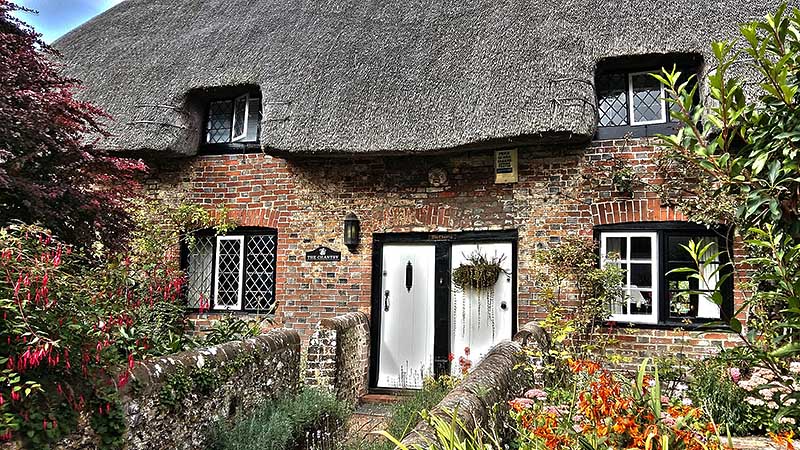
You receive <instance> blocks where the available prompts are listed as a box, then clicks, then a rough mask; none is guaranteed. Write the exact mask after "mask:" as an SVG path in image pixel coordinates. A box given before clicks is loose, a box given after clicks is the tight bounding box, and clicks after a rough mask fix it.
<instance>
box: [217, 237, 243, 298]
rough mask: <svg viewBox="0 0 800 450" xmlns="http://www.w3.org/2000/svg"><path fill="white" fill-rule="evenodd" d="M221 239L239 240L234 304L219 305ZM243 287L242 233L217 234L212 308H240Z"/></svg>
mask: <svg viewBox="0 0 800 450" xmlns="http://www.w3.org/2000/svg"><path fill="white" fill-rule="evenodd" d="M223 241H239V291H238V294H237V297H236V304H235V305H219V304H218V303H217V299H218V298H219V295H218V294H219V247H220V243H221V242H223ZM243 289H244V235H239V236H217V248H216V257H215V258H214V309H215V310H218V311H238V310H241V309H242V292H243Z"/></svg>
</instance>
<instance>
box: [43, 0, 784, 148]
mask: <svg viewBox="0 0 800 450" xmlns="http://www.w3.org/2000/svg"><path fill="white" fill-rule="evenodd" d="M777 4H778V2H777V1H772V0H767V1H752V0H714V1H712V0H695V1H689V0H670V1H667V0H637V1H631V0H627V1H609V0H606V1H582V0H580V1H579V0H557V1H552V0H438V1H437V0H127V1H124V2H122V3H121V4H119V5H118V6H116V7H114V8H112V9H111V10H109V11H107V12H106V13H104V14H102V15H100V16H99V17H96V18H95V19H93V20H91V21H90V22H88V23H86V24H85V25H83V26H81V27H80V28H78V29H76V30H74V31H72V32H71V33H69V34H68V35H66V36H65V37H64V38H62V39H60V40H59V41H57V42H56V48H58V49H59V50H60V51H61V52H62V54H63V58H64V62H65V63H66V64H67V68H68V71H69V73H70V74H71V75H74V76H76V77H77V78H79V79H81V80H83V82H84V84H85V86H86V88H85V91H84V93H83V95H84V96H85V97H86V98H88V99H90V100H92V101H94V102H96V103H97V104H98V105H100V106H101V107H103V108H105V109H106V110H107V111H108V112H109V113H110V114H111V115H112V116H113V117H114V118H115V121H114V122H113V123H112V124H111V125H110V131H111V132H112V133H113V134H114V136H113V137H111V138H108V139H106V140H105V142H104V144H103V145H105V146H106V147H108V148H110V149H117V150H149V151H163V150H169V151H171V152H172V154H193V153H194V152H195V151H196V149H197V146H198V140H199V138H200V132H199V131H198V129H199V128H202V118H201V116H202V113H201V111H199V109H202V108H194V107H192V104H191V103H189V104H188V105H187V104H186V102H185V99H184V97H185V96H186V93H187V92H190V91H192V90H193V89H198V88H208V87H216V86H228V85H239V84H256V85H258V86H260V88H261V92H262V94H263V100H264V120H263V123H262V133H261V136H262V137H261V144H262V147H263V148H264V149H266V150H267V151H274V152H297V153H305V152H315V153H321V152H424V151H436V150H441V149H449V148H457V147H463V146H474V145H480V144H482V143H483V144H492V145H500V144H502V143H509V142H511V141H519V140H520V138H522V139H525V138H538V137H540V136H543V137H548V138H560V139H563V140H572V141H581V140H588V139H590V138H591V136H592V135H593V134H594V130H595V115H594V114H595V113H594V109H593V106H592V105H593V103H594V94H593V91H592V88H591V86H590V85H589V84H587V83H586V82H588V81H591V80H592V79H593V74H594V67H595V64H596V62H597V61H598V60H600V59H602V58H604V57H609V56H618V55H628V54H649V53H665V52H699V53H701V54H703V55H704V56H705V59H706V60H707V61H708V60H711V59H712V58H711V57H710V54H709V44H710V42H711V41H713V40H718V39H723V38H731V37H734V36H735V35H736V33H737V24H739V23H742V22H745V21H749V20H752V19H755V18H758V17H761V16H763V15H764V14H766V13H768V12H770V11H773V10H774V9H775V7H776V5H777ZM166 105H174V106H177V107H178V108H177V109H169V108H165V107H163V106H166Z"/></svg>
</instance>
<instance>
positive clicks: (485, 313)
mask: <svg viewBox="0 0 800 450" xmlns="http://www.w3.org/2000/svg"><path fill="white" fill-rule="evenodd" d="M476 252H477V253H480V254H481V255H483V256H486V257H487V258H489V259H492V258H499V259H502V263H501V267H502V268H503V269H504V270H505V271H506V272H505V273H501V274H500V276H499V277H498V278H497V282H496V283H495V285H494V287H493V288H488V289H482V290H475V289H466V290H464V291H462V290H460V289H458V288H457V287H456V286H451V292H452V296H451V298H452V300H451V301H452V310H453V317H452V319H451V320H452V322H451V323H452V325H451V338H450V342H451V343H452V355H453V362H452V363H451V366H450V369H451V371H452V373H453V374H455V375H458V374H460V373H461V369H462V364H461V362H465V363H466V362H467V361H470V362H471V363H472V365H473V366H474V365H475V364H477V363H478V362H479V361H480V360H481V359H483V357H484V356H485V355H486V353H487V352H488V351H489V350H490V349H491V348H492V347H493V346H494V345H495V344H497V343H498V342H500V341H502V340H506V339H511V329H512V322H513V320H514V313H513V308H512V304H511V302H512V298H513V291H514V284H513V277H512V272H511V271H512V270H513V259H512V258H513V246H512V244H511V242H502V243H485V244H477V243H475V244H455V245H453V248H452V252H451V255H452V257H451V270H455V269H456V268H458V267H459V266H460V265H462V264H466V262H467V259H468V258H469V257H470V255H473V254H475V253H476Z"/></svg>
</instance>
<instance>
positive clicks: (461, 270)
mask: <svg viewBox="0 0 800 450" xmlns="http://www.w3.org/2000/svg"><path fill="white" fill-rule="evenodd" d="M464 257H465V258H466V260H467V261H466V263H462V264H461V265H460V266H458V267H457V268H456V269H455V270H453V284H454V285H455V286H456V287H457V288H458V289H460V290H461V291H466V290H469V289H474V290H477V291H482V290H484V289H489V288H492V287H494V285H495V283H497V279H498V278H499V277H500V274H508V272H507V271H506V270H505V269H503V266H502V264H503V261H504V260H505V258H506V257H505V255H500V256H497V255H495V256H493V257H492V258H491V259H489V258H488V257H487V256H486V255H482V254H480V253H479V252H477V251H476V252H474V253H472V254H471V255H469V256H466V255H464Z"/></svg>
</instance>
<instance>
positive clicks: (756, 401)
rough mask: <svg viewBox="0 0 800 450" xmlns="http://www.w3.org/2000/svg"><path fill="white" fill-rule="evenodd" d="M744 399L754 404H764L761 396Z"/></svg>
mask: <svg viewBox="0 0 800 450" xmlns="http://www.w3.org/2000/svg"><path fill="white" fill-rule="evenodd" d="M744 401H746V402H747V403H749V404H751V405H753V406H764V400H761V399H760V398H755V397H747V398H746V399H744Z"/></svg>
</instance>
